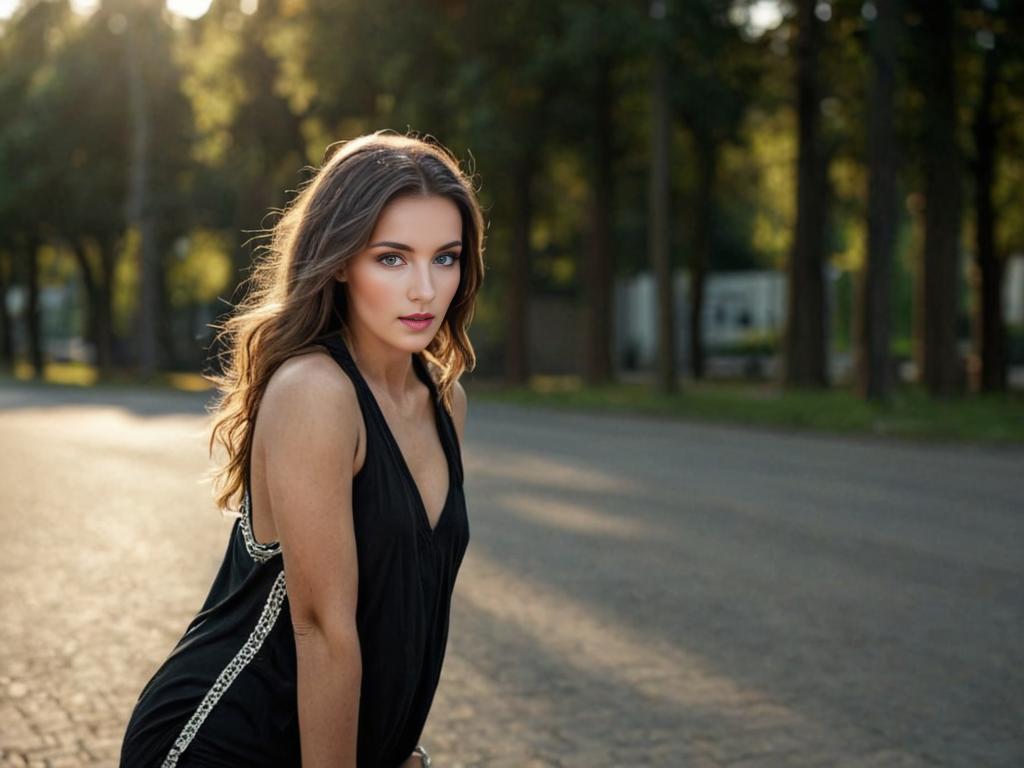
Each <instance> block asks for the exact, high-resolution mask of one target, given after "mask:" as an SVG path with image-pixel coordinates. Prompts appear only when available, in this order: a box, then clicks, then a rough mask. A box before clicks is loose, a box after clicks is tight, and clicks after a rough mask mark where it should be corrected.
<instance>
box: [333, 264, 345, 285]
mask: <svg viewBox="0 0 1024 768" xmlns="http://www.w3.org/2000/svg"><path fill="white" fill-rule="evenodd" d="M334 279H335V280H337V281H338V282H339V283H344V282H347V281H348V277H347V276H346V275H345V268H344V267H342V268H341V269H339V270H338V271H337V272H335V273H334Z"/></svg>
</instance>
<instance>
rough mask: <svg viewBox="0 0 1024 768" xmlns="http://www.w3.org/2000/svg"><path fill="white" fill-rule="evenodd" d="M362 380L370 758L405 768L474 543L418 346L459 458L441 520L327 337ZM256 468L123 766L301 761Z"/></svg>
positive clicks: (139, 707) (144, 706) (362, 748)
mask: <svg viewBox="0 0 1024 768" xmlns="http://www.w3.org/2000/svg"><path fill="white" fill-rule="evenodd" d="M316 341H317V343H319V344H321V345H322V346H324V347H325V348H326V349H327V351H328V352H329V353H330V354H331V356H332V357H333V358H334V360H335V361H336V362H337V363H338V365H340V366H341V368H342V369H343V370H344V371H345V373H346V374H348V376H349V377H350V378H351V379H352V382H353V384H354V385H355V389H356V393H357V395H358V398H359V407H360V410H361V411H362V414H363V419H364V421H365V423H366V436H367V443H366V459H365V463H364V465H363V467H362V468H361V469H360V471H359V472H358V473H356V475H355V477H354V478H353V483H352V514H353V521H354V525H355V538H356V547H357V552H358V558H359V591H358V605H357V610H356V623H357V628H358V632H359V638H360V647H361V655H362V682H361V690H360V702H359V725H358V729H359V730H358V744H357V750H358V762H357V764H358V766H359V768H395V767H396V766H398V765H400V764H401V763H402V762H403V761H404V760H406V759H407V758H408V757H409V755H410V754H412V751H413V748H414V747H415V746H416V744H417V743H418V741H419V739H420V736H421V733H422V729H423V726H424V723H425V722H426V719H427V714H428V712H429V711H430V705H431V703H432V701H433V697H434V692H435V690H436V688H437V684H438V680H439V678H440V675H441V667H442V664H443V661H444V654H445V647H446V645H447V641H448V620H449V611H450V607H451V596H452V591H453V589H454V586H455V580H456V576H457V574H458V571H459V566H460V565H461V563H462V558H463V555H464V554H465V551H466V547H467V545H468V543H469V520H468V518H467V515H466V504H465V496H464V495H463V489H462V481H463V470H462V454H461V448H460V446H459V444H458V437H457V434H456V432H455V426H454V423H453V421H452V419H451V416H450V415H449V414H448V411H447V410H446V409H445V408H444V405H443V404H442V403H441V401H440V399H439V397H438V393H437V388H436V386H435V384H434V382H433V380H432V379H431V377H430V374H429V372H428V371H427V369H426V364H425V363H424V361H423V360H422V359H421V358H420V356H419V355H417V354H413V355H412V359H413V367H414V369H415V370H416V373H417V375H418V376H419V377H420V379H421V380H422V381H423V382H424V383H425V384H426V385H427V386H428V387H429V389H430V393H431V397H432V400H433V403H434V414H435V420H436V426H437V430H438V433H439V436H440V439H441V445H442V446H443V448H444V453H445V457H446V459H447V463H448V496H447V499H446V501H445V504H444V508H443V511H442V513H441V516H440V517H439V518H438V521H437V525H436V527H435V528H434V529H431V528H430V523H429V520H428V517H427V512H426V509H425V508H424V505H423V501H422V498H421V497H420V494H419V491H418V489H417V487H416V483H415V480H414V479H413V476H412V474H411V472H410V470H409V468H408V465H407V464H406V462H405V459H404V457H403V456H402V453H401V450H400V449H399V446H398V443H397V441H396V440H395V438H394V436H393V435H392V433H391V431H390V429H389V428H388V425H387V422H386V420H385V418H384V414H383V413H382V412H381V410H380V408H379V407H378V405H377V401H376V399H375V398H374V396H373V393H372V391H371V390H370V388H369V386H368V385H367V383H366V381H365V380H364V379H363V377H362V374H361V373H360V372H359V369H358V368H357V367H356V365H355V361H354V360H353V358H352V356H351V355H350V353H349V351H348V349H347V348H346V346H345V343H344V341H343V340H342V339H341V338H340V336H338V335H331V336H322V337H319V338H318V339H317V340H316ZM250 484H251V483H250V478H249V473H248V471H247V472H246V488H245V491H244V495H243V498H242V504H241V508H240V516H239V518H238V520H236V522H235V523H234V524H233V525H232V528H231V533H230V536H229V539H228V544H227V550H226V552H225V553H224V560H223V562H222V564H221V566H220V569H219V571H218V573H217V575H216V577H215V579H214V581H213V584H212V586H211V588H210V591H209V594H208V596H207V598H206V601H205V602H204V603H203V606H202V608H201V609H200V610H199V612H198V613H197V614H196V615H195V617H194V618H193V619H192V621H191V622H190V624H189V626H188V628H187V629H186V631H185V634H184V635H183V636H182V637H181V639H180V640H179V641H178V643H177V644H176V645H175V647H174V649H173V650H172V651H171V653H170V655H169V656H168V658H167V659H166V660H165V661H164V662H163V664H162V665H161V666H160V667H159V668H158V669H157V671H156V672H155V673H154V675H153V677H152V678H151V679H150V681H149V682H148V683H147V684H146V686H145V687H144V688H143V690H142V692H141V693H140V694H139V698H138V700H137V702H136V704H135V708H134V710H133V712H132V715H131V718H130V720H129V723H128V726H127V730H126V732H125V735H124V739H123V743H122V748H121V760H120V765H121V768H150V767H151V766H161V767H162V768H173V766H203V767H204V768H205V767H207V766H210V767H212V766H217V767H218V768H242V767H243V766H245V767H246V768H252V767H256V766H266V767H267V768H289V767H291V766H294V767H295V768H299V766H301V755H300V745H299V723H298V702H297V698H296V681H297V667H296V658H295V641H294V636H293V634H292V627H291V619H290V615H289V611H288V590H287V585H286V583H285V573H284V567H283V563H282V558H281V551H280V544H279V543H278V542H268V543H263V542H258V541H256V539H255V536H254V535H253V528H252V511H251V501H250V498H251V497H250V493H249V486H250Z"/></svg>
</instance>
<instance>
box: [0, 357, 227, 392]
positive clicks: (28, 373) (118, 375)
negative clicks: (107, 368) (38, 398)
mask: <svg viewBox="0 0 1024 768" xmlns="http://www.w3.org/2000/svg"><path fill="white" fill-rule="evenodd" d="M0 382H16V383H22V384H33V385H42V386H47V385H49V386H58V387H126V388H132V389H135V388H141V389H170V390H175V391H178V392H207V391H209V390H210V389H212V387H211V386H210V383H209V382H208V381H206V379H204V378H203V377H202V376H200V375H199V374H198V373H190V372H181V371H159V372H157V373H156V374H155V375H154V376H152V377H150V378H149V379H142V378H140V377H139V376H138V375H136V374H135V373H133V372H131V371H121V370H115V371H113V372H111V373H110V374H109V375H108V376H105V377H100V375H99V369H98V368H96V367H95V366H92V365H88V364H86V363H49V362H48V363H46V364H45V365H44V366H43V378H42V380H39V379H34V378H33V377H32V366H31V365H30V364H29V363H27V362H25V361H21V362H19V363H17V364H16V365H15V366H14V371H13V372H12V373H5V374H3V375H0Z"/></svg>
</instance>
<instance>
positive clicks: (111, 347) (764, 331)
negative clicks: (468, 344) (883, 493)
mask: <svg viewBox="0 0 1024 768" xmlns="http://www.w3.org/2000/svg"><path fill="white" fill-rule="evenodd" d="M1022 14H1024V10H1022V4H1021V3H1019V2H1015V1H1014V0H955V1H954V0H942V1H940V2H933V1H931V0H927V1H926V0H905V1H904V2H886V3H881V2H874V0H866V1H862V0H850V1H849V2H847V1H846V0H834V1H833V2H829V1H828V0H820V1H817V2H811V1H808V2H800V3H797V2H775V1H774V0H756V1H754V2H744V1H743V0H675V1H674V2H673V1H672V0H653V1H648V0H635V1H629V0H622V1H620V2H612V1H611V0H607V1H605V2H601V1H599V0H587V1H584V0H579V1H576V0H563V1H561V2H547V1H536V0H508V1H507V2H502V3H489V2H477V3H473V2H467V1H466V0H443V1H437V2H407V1H405V2H399V1H398V0H377V1H376V2H372V3H367V2H354V1H346V0H240V1H239V2H234V1H233V0H213V2H209V0H169V2H167V4H166V5H165V4H164V3H163V2H159V1H157V0H131V1H128V0H109V1H108V2H99V3H97V2H90V1H89V0H72V2H70V3H69V2H60V1H57V0H48V1H39V0H36V1H30V0H0V19H2V21H0V97H2V103H3V110H2V113H0V170H2V174H0V296H2V297H3V299H4V300H3V301H0V363H2V365H3V367H4V368H5V369H6V370H7V372H8V375H9V377H14V378H17V379H30V378H32V377H35V378H36V379H48V380H62V381H73V382H79V383H83V382H84V383H91V382H96V381H101V380H118V379H119V378H120V379H127V380H129V381H152V380H153V379H154V377H156V378H157V379H160V380H165V381H174V382H177V385H178V386H196V387H202V386H204V383H203V382H202V381H201V380H200V379H197V378H191V379H190V378H189V377H188V376H178V377H176V378H175V377H174V375H175V374H188V373H193V374H194V373H196V372H198V371H201V370H202V369H203V367H204V366H206V365H209V364H210V363H211V353H212V352H213V351H214V350H212V349H211V345H210V342H211V330H210V328H209V325H208V324H209V323H210V322H211V321H214V320H216V319H218V317H219V316H220V315H221V314H222V313H224V312H227V311H230V307H231V302H233V301H237V300H238V299H239V298H240V296H239V295H238V293H237V291H236V289H237V288H238V286H239V283H240V281H241V280H243V279H244V278H245V276H246V275H247V273H248V269H249V266H250V263H251V260H252V258H253V254H254V250H255V248H256V247H257V245H258V244H259V242H260V240H259V238H258V234H259V231H260V229H261V228H265V227H269V226H271V225H272V224H273V221H274V220H275V218H276V217H275V215H274V214H273V213H272V211H273V209H275V208H279V207H280V206H283V205H284V204H285V203H286V202H287V200H288V199H290V196H291V194H292V193H293V192H294V190H295V189H296V187H297V186H298V185H299V183H300V182H301V181H302V180H303V179H305V178H308V175H309V173H310V169H309V166H316V165H319V163H320V161H321V159H322V157H323V151H324V149H325V147H326V146H327V145H328V144H329V143H331V142H333V141H337V140H341V139H346V138H351V137H354V136H356V135H358V134H360V133H364V132H368V131H372V130H375V129H378V128H385V127H386V128H392V129H394V130H397V131H399V132H405V131H406V130H413V131H416V132H419V133H421V134H430V135H432V136H434V137H436V138H438V139H439V140H440V141H442V142H444V143H445V144H446V145H447V146H449V147H451V148H452V149H453V151H454V152H455V153H456V154H457V155H458V156H459V157H460V158H462V159H463V161H464V165H465V167H466V168H467V170H468V171H470V172H474V173H476V174H477V175H476V176H475V179H476V181H477V183H478V185H479V190H480V196H481V198H482V201H483V203H484V205H485V208H486V209H487V211H488V219H489V221H490V228H489V230H488V251H487V263H488V275H487V280H486V283H485V286H484V290H483V294H482V296H481V302H480V307H479V311H478V313H477V317H476V321H475V323H474V325H473V329H472V334H471V336H472V339H473V341H474V344H475V346H476V349H477V352H478V355H479V359H478V367H477V370H476V371H475V372H474V374H473V375H471V376H469V377H467V378H468V381H469V382H474V381H481V382H483V381H484V380H486V381H487V382H489V383H490V385H491V387H490V388H491V389H495V388H496V389H498V390H501V391H505V392H506V393H508V392H511V391H518V392H519V396H520V397H530V396H538V397H540V396H544V394H543V393H547V396H551V394H552V392H557V393H560V394H559V396H561V397H563V398H566V399H570V400H571V399H573V398H575V399H580V398H582V397H583V395H582V394H581V393H583V392H589V393H590V394H591V396H592V397H593V396H597V395H600V396H601V397H602V398H603V400H604V401H607V400H608V399H609V398H612V399H614V398H615V397H617V398H618V400H619V402H620V403H624V404H631V405H632V406H633V407H643V406H644V405H645V404H648V403H650V402H651V397H652V396H655V397H656V396H659V395H668V396H671V395H672V394H674V393H676V392H677V391H679V390H681V389H682V390H685V389H686V387H687V385H688V384H689V385H690V386H691V390H692V392H691V394H692V395H693V397H691V398H690V399H689V400H688V401H687V402H686V403H683V402H681V399H680V398H672V397H670V399H669V401H668V402H664V401H663V402H662V404H661V407H663V408H669V409H672V408H690V409H692V410H693V411H695V412H697V413H698V415H699V414H704V413H706V414H707V415H710V416H715V415H716V414H718V413H719V411H721V410H722V409H723V408H725V407H726V405H727V406H728V407H730V408H734V409H737V408H738V409H739V410H740V411H742V412H744V413H746V412H747V411H748V410H750V411H751V412H754V411H756V414H755V416H756V417H757V418H764V419H767V420H769V421H779V420H781V421H784V422H787V421H788V422H791V421H792V420H793V417H792V415H784V414H779V413H772V412H771V408H772V407H774V406H771V405H766V404H765V402H764V401H765V399H766V393H768V394H770V395H772V397H769V398H768V399H769V400H770V401H771V402H772V403H775V406H778V404H779V403H780V402H781V401H783V400H785V399H786V398H789V399H790V400H792V399H793V397H794V395H793V394H792V393H790V394H786V393H784V392H780V391H779V390H780V387H779V386H777V385H783V386H784V387H785V389H787V390H791V391H792V390H796V389H801V390H811V391H815V390H816V391H819V392H829V393H832V394H833V395H834V397H832V398H831V399H830V400H829V402H831V403H834V405H833V406H832V410H833V411H841V412H845V413H846V414H847V416H846V417H845V418H846V420H847V421H849V418H850V417H849V414H850V413H852V412H857V413H861V412H862V411H861V410H860V409H863V408H864V405H863V404H864V403H887V404H888V407H889V408H890V409H891V408H893V407H903V408H911V407H913V408H914V409H915V414H916V412H917V411H922V409H923V411H924V412H925V413H926V415H925V416H921V417H918V416H916V415H915V417H914V418H915V419H917V420H918V421H919V422H920V421H924V422H935V421H936V420H939V421H941V420H942V419H943V418H945V417H944V416H943V415H942V414H945V413H946V412H947V411H946V410H942V411H937V410H935V406H934V405H931V404H929V401H930V400H931V399H934V398H942V399H944V400H948V399H950V398H968V397H970V396H973V395H977V394H980V393H993V392H995V393H1001V392H1006V391H1007V390H1010V391H1013V390H1014V389H1016V390H1020V389H1021V388H1022V387H1024V204H1022V201H1024V160H1022V157H1024V153H1022V147H1024V120H1022V119H1021V116H1022V114H1024V44H1022V33H1024V20H1022ZM189 382H191V383H189ZM714 382H720V383H722V384H732V386H720V387H714V386H713V383H714ZM741 383H746V384H760V385H761V386H737V385H738V384H741ZM637 384H639V385H641V386H640V388H639V389H631V388H630V385H637ZM765 385H768V386H767V387H766V386H765ZM481 388H482V387H481ZM925 395H926V396H927V397H922V396H925ZM894 396H895V397H896V402H897V405H896V406H893V404H892V403H893V398H894ZM716 397H717V399H715V398H716ZM684 399H685V398H684ZM723 400H724V401H725V404H724V405H723V402H722V401H723ZM1012 400H1013V398H1012V396H1011V397H1010V401H1012ZM794 402H795V405H794V407H795V408H796V410H798V411H801V412H804V413H808V412H810V411H813V410H814V408H812V407H810V406H809V405H808V402H807V401H799V400H797V401H794ZM815 402H821V401H815ZM1005 402H1007V401H1006V398H997V399H996V401H993V399H992V398H987V399H984V403H985V405H984V406H983V407H981V408H980V409H979V406H978V405H977V403H976V404H975V405H974V406H973V407H974V408H975V410H974V411H972V414H973V420H974V421H976V422H977V421H978V420H979V419H980V420H982V421H985V420H987V421H988V422H990V426H991V423H992V422H999V423H1004V426H1006V425H1005V422H1006V421H1007V419H1008V418H1009V421H1010V422H1011V425H1010V426H1009V427H1007V429H1009V430H1010V431H1011V432H1013V433H1014V434H1016V435H1020V434H1021V433H1022V432H1024V430H1022V429H1021V423H1020V418H1017V419H1014V418H1013V417H1012V416H1011V417H1007V416H1006V413H1005V412H1003V411H1000V410H999V409H1000V407H1001V406H1002V405H1003V404H1005ZM907 403H913V406H911V405H908V404H907ZM1016 403H1018V404H1019V403H1020V399H1019V398H1018V399H1017V400H1016ZM899 404H902V405H899ZM820 407H821V408H824V409H825V410H828V408H827V407H826V406H823V405H822V406H820ZM872 407H873V406H868V408H872ZM968 407H971V406H968ZM992 409H996V410H995V411H994V412H993V410H992ZM885 413H889V411H878V410H877V409H874V410H870V411H863V414H864V415H863V417H862V418H861V421H859V422H858V424H859V425H860V426H861V427H865V426H869V425H870V424H876V426H877V420H878V418H884V415H885ZM1011 413H1012V411H1011ZM880 414H881V415H880ZM1018 417H1019V414H1018ZM822 418H824V419H825V421H826V422H827V423H828V424H829V425H831V426H834V427H838V428H842V427H843V426H844V423H843V418H840V417H837V416H834V415H833V416H829V417H826V416H823V417H822ZM932 426H934V424H933V425H932ZM979 428H980V427H979ZM928 429H929V427H928V425H927V424H924V425H922V426H921V427H920V429H919V430H918V431H920V430H924V431H927V430H928ZM950 429H952V428H946V429H945V431H946V432H949V431H950ZM993 429H994V430H995V431H996V432H1000V429H999V428H998V425H997V426H995V427H992V428H991V429H987V431H986V430H983V431H984V432H985V434H990V433H991V432H992V431H993ZM876 431H877V430H876ZM883 431H884V430H883ZM953 431H955V430H953ZM1000 434H1002V433H1000ZM1004 436H1006V435H1004Z"/></svg>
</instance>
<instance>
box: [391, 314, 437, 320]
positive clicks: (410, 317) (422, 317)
mask: <svg viewBox="0 0 1024 768" xmlns="http://www.w3.org/2000/svg"><path fill="white" fill-rule="evenodd" d="M398 319H399V320H433V319H434V316H433V315H428V314H421V315H402V316H401V317H400V318H398Z"/></svg>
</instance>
